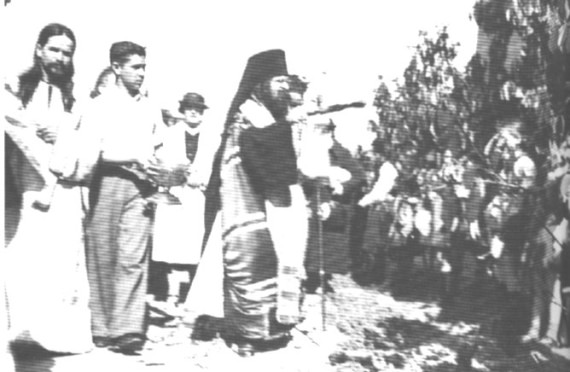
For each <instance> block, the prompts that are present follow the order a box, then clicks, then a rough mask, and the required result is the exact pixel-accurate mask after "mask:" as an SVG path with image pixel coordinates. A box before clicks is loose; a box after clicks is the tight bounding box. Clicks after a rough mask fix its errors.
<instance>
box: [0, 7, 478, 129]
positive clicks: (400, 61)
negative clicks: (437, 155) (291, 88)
mask: <svg viewBox="0 0 570 372" xmlns="http://www.w3.org/2000/svg"><path fill="white" fill-rule="evenodd" d="M473 4H474V0H406V1H396V0H368V1H365V0H350V1H334V0H328V1H321V0H289V1H268V0H265V1H262V0H242V1H230V0H225V1H221V0H201V1H197V0H154V1H151V0H94V1H85V0H51V1H48V0H12V3H11V4H9V5H8V6H6V7H3V8H0V9H1V11H0V35H2V37H1V38H0V47H1V50H2V53H1V54H2V57H3V58H1V61H0V72H1V73H2V74H3V75H16V74H18V73H19V72H21V71H22V70H23V69H25V68H26V67H28V66H30V63H31V57H32V53H33V48H34V44H35V42H36V38H37V35H38V33H39V31H40V29H41V28H42V27H43V26H44V25H45V24H47V23H49V22H61V23H64V24H66V25H68V26H69V27H70V28H72V29H73V30H74V32H75V34H76V37H77V42H78V45H77V51H76V55H75V67H76V78H75V81H76V86H77V90H76V92H77V95H79V96H86V95H87V94H88V92H89V90H90V89H91V87H92V85H93V84H94V82H95V79H96V77H97V75H98V73H99V71H101V70H102V69H103V68H104V67H105V66H106V65H107V63H108V49H109V46H110V44H111V43H112V42H114V41H119V40H125V39H129V40H132V41H136V42H139V43H140V44H143V45H145V46H146V47H147V51H148V57H147V62H148V73H147V87H148V89H149V91H150V93H151V95H152V96H154V97H155V98H157V100H158V101H159V102H160V104H161V105H162V106H164V107H166V106H175V105H176V101H177V100H178V99H179V98H180V97H181V96H182V94H183V93H184V92H186V91H197V92H200V93H202V94H203V95H204V96H205V97H206V101H207V103H208V104H209V106H210V107H211V108H212V109H211V110H209V112H208V115H209V117H208V119H209V120H210V121H211V122H215V123H218V124H219V123H221V122H223V118H224V116H225V113H226V111H227V108H228V105H229V103H230V101H231V99H232V97H233V94H234V93H235V91H236V89H237V85H238V82H239V79H240V78H241V73H242V71H243V68H244V66H245V63H246V60H247V58H248V57H249V56H251V55H252V54H254V53H257V52H259V51H262V50H265V49H269V48H275V47H277V48H283V49H284V50H285V51H286V53H287V58H288V65H289V71H290V73H298V74H301V75H305V76H307V77H308V78H309V80H310V81H312V83H313V84H312V88H313V89H314V90H318V91H319V92H320V93H322V94H324V97H325V100H326V101H328V102H330V103H336V102H338V101H351V100H357V99H363V100H368V101H369V100H371V99H372V96H373V93H372V90H373V89H374V88H375V87H376V86H377V84H378V80H377V77H378V75H383V76H384V77H385V80H392V79H394V78H397V77H399V76H401V74H402V72H403V70H404V69H405V67H406V66H407V64H408V62H409V59H410V53H411V50H410V48H409V47H410V46H412V45H415V44H416V43H417V42H418V40H419V39H418V32H419V30H427V31H433V30H435V27H437V26H442V25H447V26H448V29H449V33H450V35H451V40H452V41H456V42H459V43H461V47H460V49H459V56H458V59H457V62H458V65H460V66H462V65H464V64H465V63H466V62H467V61H468V60H469V59H470V58H471V56H472V55H473V54H474V52H475V48H476V39H477V27H476V25H475V22H474V21H472V20H470V19H469V14H470V13H471V12H472V8H473ZM324 72H326V75H325V74H323V73H324Z"/></svg>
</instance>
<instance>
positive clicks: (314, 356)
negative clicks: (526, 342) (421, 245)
mask: <svg viewBox="0 0 570 372" xmlns="http://www.w3.org/2000/svg"><path fill="white" fill-rule="evenodd" d="M418 280H420V281H421V280H429V278H419V279H418ZM333 284H334V287H335V290H336V292H335V293H333V294H329V295H327V298H326V299H327V300H326V309H327V324H326V330H325V331H322V326H321V303H320V295H308V296H307V298H306V299H305V302H304V305H303V309H304V312H305V315H306V320H305V321H304V322H303V324H301V325H300V326H299V327H298V329H296V330H294V338H293V340H292V341H291V342H290V344H289V345H288V346H287V347H286V348H284V349H281V350H277V351H272V352H265V353H258V354H256V355H254V356H252V357H249V358H242V357H240V356H238V355H237V354H236V353H235V352H233V351H232V350H231V349H229V348H228V347H227V346H226V345H225V343H224V342H223V341H222V340H221V339H219V338H218V339H215V340H214V341H209V342H203V341H193V340H191V338H190V334H191V331H192V324H191V323H190V322H191V319H192V316H189V317H187V319H188V320H186V321H179V322H176V321H175V322H170V323H169V324H168V326H164V325H163V326H158V325H153V326H151V328H150V330H149V338H150V341H149V342H148V343H147V346H146V348H145V350H144V352H143V353H142V355H140V356H124V355H121V354H116V353H113V352H110V351H108V350H105V349H96V350H94V351H92V352H90V353H87V354H84V355H75V356H58V357H53V356H40V355H38V354H33V355H27V356H26V355H24V356H21V357H19V358H18V359H17V363H16V364H17V370H18V372H40V371H41V372H44V371H46V372H47V371H50V372H76V371H102V372H114V371H126V372H130V371H156V372H166V371H232V372H234V371H235V372H238V371H244V372H245V371H247V372H255V371H264V372H269V371H271V372H272V371H278V372H279V371H283V372H297V371H307V372H309V371H311V372H312V371H315V372H319V371H370V372H372V371H410V372H411V371H426V372H436V371H441V372H445V371H461V372H463V371H469V370H471V371H501V372H507V371H516V372H526V371H561V372H562V371H564V372H567V371H570V349H553V348H548V347H545V346H542V345H538V344H537V345H533V346H528V347H525V348H520V349H518V350H517V351H516V352H515V353H514V354H513V355H511V356H509V355H507V354H505V353H504V352H503V351H502V349H501V348H499V347H498V345H497V343H496V341H495V339H494V338H493V337H492V336H491V331H492V330H490V329H489V327H490V324H491V322H490V320H489V319H488V317H487V315H486V314H487V312H489V313H490V311H491V308H492V303H493V301H494V300H496V299H493V298H481V300H480V301H473V300H469V301H465V302H463V303H459V304H457V303H456V304H455V305H451V306H448V307H446V308H442V307H441V306H440V303H439V302H438V301H435V300H433V299H432V298H431V297H433V296H432V295H431V294H430V293H427V292H426V293H423V292H425V291H419V293H417V294H415V295H414V296H409V298H398V299H396V298H394V297H392V296H391V295H390V293H389V292H388V291H384V290H383V289H382V288H379V287H368V288H363V287H361V286H359V285H357V284H356V283H354V282H353V281H352V280H351V279H350V278H349V277H344V276H339V277H336V278H335V279H334V282H333ZM483 297H484V296H483Z"/></svg>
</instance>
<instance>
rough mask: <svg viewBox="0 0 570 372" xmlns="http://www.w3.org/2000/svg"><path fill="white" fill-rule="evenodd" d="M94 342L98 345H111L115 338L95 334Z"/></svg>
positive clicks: (103, 346)
mask: <svg viewBox="0 0 570 372" xmlns="http://www.w3.org/2000/svg"><path fill="white" fill-rule="evenodd" d="M93 344H94V345H95V346H96V347H101V348H105V347H109V346H112V345H113V340H112V339H111V338H110V337H102V336H93Z"/></svg>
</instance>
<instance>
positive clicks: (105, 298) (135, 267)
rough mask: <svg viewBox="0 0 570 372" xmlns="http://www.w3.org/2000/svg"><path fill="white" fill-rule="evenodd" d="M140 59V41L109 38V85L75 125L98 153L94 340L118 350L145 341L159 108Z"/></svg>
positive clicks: (92, 223)
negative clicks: (147, 89)
mask: <svg viewBox="0 0 570 372" xmlns="http://www.w3.org/2000/svg"><path fill="white" fill-rule="evenodd" d="M145 59H146V51H145V49H144V48H143V47H142V46H140V45H137V44H135V43H132V42H129V41H123V42H117V43H114V44H113V45H112V46H111V50H110V60H111V67H112V69H113V72H114V74H115V75H116V78H117V79H116V84H115V86H114V87H113V88H110V89H109V90H107V91H106V92H104V93H103V94H101V95H100V96H99V97H97V98H95V99H94V100H93V102H92V106H91V107H90V109H88V110H87V112H86V113H85V114H84V117H83V122H82V126H83V128H84V130H86V131H88V132H89V133H90V135H91V136H92V138H93V140H94V142H96V143H98V146H100V150H101V155H100V164H99V168H98V172H97V174H95V176H94V180H93V184H92V189H91V192H92V194H93V195H92V197H91V199H92V202H93V205H92V206H91V213H90V216H89V218H88V221H87V264H88V273H89V282H90V285H91V309H92V312H93V319H92V330H93V338H94V342H95V344H96V345H97V346H99V347H107V346H111V347H112V348H114V349H115V351H118V352H121V353H124V354H136V353H137V352H139V351H140V350H141V349H142V348H143V346H144V343H145V339H146V337H145V332H146V327H147V319H146V312H147V309H146V294H147V275H148V265H149V252H148V241H149V237H150V232H151V224H152V215H151V213H149V210H148V208H147V207H148V203H147V201H146V200H145V198H146V197H147V196H149V195H151V194H152V193H153V192H154V191H155V187H154V185H153V184H152V182H150V181H149V180H148V179H145V177H144V175H145V173H147V172H148V170H149V169H150V168H149V167H150V166H151V165H152V164H153V162H154V160H153V158H154V155H155V150H156V149H157V148H158V147H159V145H160V137H161V134H160V132H161V131H162V127H163V126H164V124H163V123H162V118H161V113H160V110H159V109H158V108H157V107H154V106H153V105H151V104H150V102H149V100H148V98H147V97H145V96H143V95H142V94H141V92H140V87H141V85H142V83H143V81H144V77H145V68H146V63H145Z"/></svg>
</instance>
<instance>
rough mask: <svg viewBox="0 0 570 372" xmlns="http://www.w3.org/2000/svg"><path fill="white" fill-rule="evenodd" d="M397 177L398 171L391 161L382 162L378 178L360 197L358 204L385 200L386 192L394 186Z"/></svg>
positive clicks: (363, 204) (365, 204)
mask: <svg viewBox="0 0 570 372" xmlns="http://www.w3.org/2000/svg"><path fill="white" fill-rule="evenodd" d="M397 178H398V171H397V170H396V168H395V167H394V166H393V165H392V164H391V163H389V162H385V163H384V164H382V166H381V167H380V172H379V175H378V180H377V181H376V183H375V184H374V186H373V187H372V190H370V192H369V193H368V194H366V195H365V196H364V197H363V198H362V200H361V202H360V204H361V205H362V206H367V205H370V204H372V203H376V202H380V201H383V200H385V199H386V196H387V195H388V193H389V192H390V191H392V189H393V188H394V185H395V184H396V179H397Z"/></svg>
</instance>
